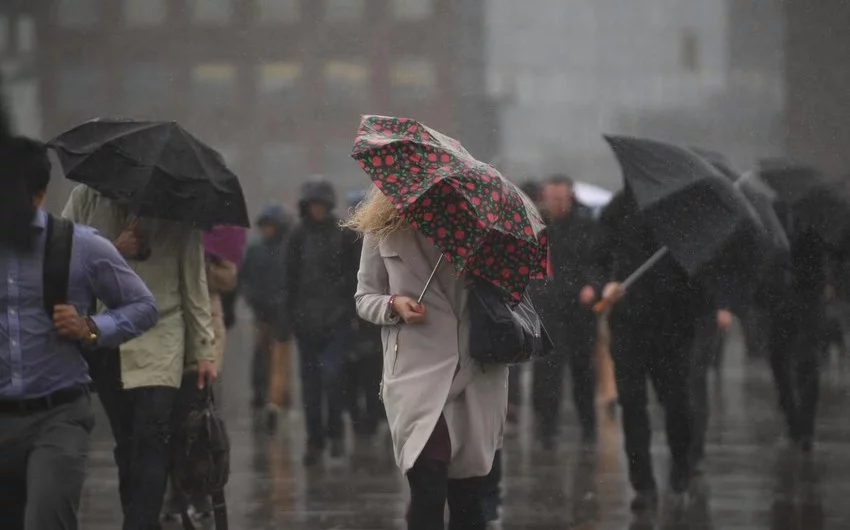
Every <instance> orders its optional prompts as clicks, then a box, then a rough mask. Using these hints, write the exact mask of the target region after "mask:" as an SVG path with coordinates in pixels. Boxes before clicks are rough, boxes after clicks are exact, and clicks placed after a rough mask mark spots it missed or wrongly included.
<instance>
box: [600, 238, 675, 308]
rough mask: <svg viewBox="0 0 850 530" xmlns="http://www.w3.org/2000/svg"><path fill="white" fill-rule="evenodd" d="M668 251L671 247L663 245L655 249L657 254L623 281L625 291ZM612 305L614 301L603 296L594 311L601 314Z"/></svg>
mask: <svg viewBox="0 0 850 530" xmlns="http://www.w3.org/2000/svg"><path fill="white" fill-rule="evenodd" d="M668 252H670V249H669V248H667V247H661V248H659V249H658V250H657V251H655V254H653V255H652V256H651V257H650V258H649V259H648V260H646V261H645V262H643V265H641V266H640V267H638V268H637V269H635V271H634V272H633V273H631V274H630V275H629V277H628V278H626V279H625V280H624V281H623V283H622V284H621V285H622V287H623V291H628V290H629V287H631V286H632V285H634V284H635V282H637V281H638V280H640V278H641V276H643V275H644V274H646V273H647V272H649V270H650V269H652V267H654V266H655V265H656V264H657V263H658V262H659V261H661V258H663V257H664V256H666V255H667V253H668ZM612 305H613V303H612V302H611V301H610V300H606V299H605V298H603V299H602V300H600V301H598V302H596V303H595V304H594V305H593V312H594V313H596V314H597V315H601V314H602V313H604V312H605V311H607V310H608V309H610V308H611V306H612Z"/></svg>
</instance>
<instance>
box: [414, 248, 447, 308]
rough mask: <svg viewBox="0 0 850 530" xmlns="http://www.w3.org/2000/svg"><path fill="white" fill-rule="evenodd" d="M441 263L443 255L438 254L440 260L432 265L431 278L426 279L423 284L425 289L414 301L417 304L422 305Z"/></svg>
mask: <svg viewBox="0 0 850 530" xmlns="http://www.w3.org/2000/svg"><path fill="white" fill-rule="evenodd" d="M442 262H443V255H442V254H440V259H438V260H437V264H436V265H434V270H432V271H431V276H429V277H428V281H427V282H425V288H424V289H422V294H420V295H419V299H418V300H416V303H417V304H421V303H422V299H423V298H425V293H427V292H428V288H429V287H431V282H432V281H433V280H434V275H435V274H437V269H439V268H440V264H441V263H442Z"/></svg>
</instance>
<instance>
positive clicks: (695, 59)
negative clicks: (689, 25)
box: [679, 29, 700, 73]
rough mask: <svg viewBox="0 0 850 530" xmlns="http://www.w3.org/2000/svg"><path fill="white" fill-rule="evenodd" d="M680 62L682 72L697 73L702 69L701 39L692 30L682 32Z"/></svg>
mask: <svg viewBox="0 0 850 530" xmlns="http://www.w3.org/2000/svg"><path fill="white" fill-rule="evenodd" d="M679 62H680V64H681V67H682V70H684V71H686V72H691V73H695V72H698V71H699V69H700V64H699V39H698V37H697V34H696V32H694V30H692V29H685V30H683V31H682V36H681V43H680V44H679Z"/></svg>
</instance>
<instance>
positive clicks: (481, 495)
mask: <svg viewBox="0 0 850 530" xmlns="http://www.w3.org/2000/svg"><path fill="white" fill-rule="evenodd" d="M353 156H354V158H355V160H357V161H358V163H359V164H360V166H361V167H362V168H363V169H364V170H365V171H366V172H367V173H368V174H369V176H370V178H371V179H372V181H373V182H374V183H375V188H374V189H373V191H372V192H371V195H370V196H369V199H368V200H367V201H366V202H365V203H364V204H363V205H362V206H361V207H360V208H358V210H357V212H356V213H355V215H354V217H353V218H352V219H351V220H350V221H349V223H348V226H351V227H352V228H354V229H355V230H357V231H358V232H360V233H361V234H363V236H364V241H363V251H362V255H361V259H360V270H359V273H358V288H357V297H356V298H357V311H358V314H359V315H360V316H361V317H362V318H364V319H366V320H368V321H370V322H372V323H374V324H378V325H380V326H382V331H381V334H382V342H383V346H384V373H383V378H382V384H381V395H382V398H383V401H384V405H385V407H386V410H387V418H388V420H389V424H390V433H391V435H392V439H393V447H394V450H395V458H396V463H397V464H398V466H399V468H400V469H401V470H402V472H403V473H404V474H405V476H406V477H407V481H408V484H409V486H410V492H411V501H410V506H409V510H408V514H407V524H408V528H410V529H412V530H418V529H423V530H439V529H443V528H444V527H445V526H444V519H443V513H444V508H445V505H446V503H447V502H448V506H449V512H450V518H449V528H451V529H452V530H460V529H465V530H483V529H484V528H485V527H486V526H487V524H488V514H487V513H486V510H487V508H488V505H490V507H493V506H492V504H491V503H490V502H488V501H492V500H498V497H499V495H498V493H497V494H496V495H495V496H494V495H493V492H492V490H493V485H494V484H498V479H497V478H496V477H490V478H489V479H488V475H489V474H490V473H491V470H492V469H493V466H494V461H495V458H496V453H497V451H498V450H499V449H500V448H501V445H502V436H503V432H504V428H505V424H506V413H507V404H508V403H507V398H508V388H507V386H508V385H507V383H508V371H507V366H506V364H505V363H506V362H508V361H507V360H505V359H507V358H511V359H517V360H520V359H525V360H528V359H531V358H534V357H535V356H536V355H545V353H546V351H547V347H548V346H549V345H550V341H549V340H548V336H546V333H545V330H544V329H543V328H542V326H541V325H540V322H539V319H537V318H536V317H537V315H536V314H534V311H533V308H532V307H531V305H530V304H529V303H528V297H527V295H526V293H525V290H526V288H527V286H528V284H529V282H530V279H531V277H533V276H536V275H538V274H542V272H543V271H544V270H545V263H546V237H545V226H544V225H543V222H542V220H541V218H540V216H539V214H538V212H537V210H536V208H535V207H534V205H533V203H532V202H531V200H530V199H529V198H528V197H527V196H525V195H524V194H523V193H521V192H520V191H519V189H518V188H516V186H514V185H513V184H512V183H510V182H509V181H507V180H506V179H505V178H504V177H503V176H502V175H500V174H499V173H498V172H497V171H496V170H495V169H494V168H493V167H492V166H490V165H487V164H483V163H481V162H480V161H478V160H476V159H474V158H473V157H472V156H471V155H470V154H469V153H468V152H467V151H466V150H465V149H464V148H463V146H462V145H460V143H458V142H457V141H456V140H454V139H452V138H449V137H447V136H445V135H443V134H441V133H439V132H438V131H434V130H432V129H430V128H428V127H426V126H425V125H423V124H421V123H418V122H416V121H413V120H408V119H404V118H392V117H381V116H364V117H363V119H362V120H361V123H360V129H359V131H358V135H357V138H356V140H355V146H354V154H353ZM508 256H509V257H508ZM444 261H445V262H446V263H443V262H444ZM485 293H487V294H485ZM506 300H517V301H519V304H513V303H511V302H506ZM516 305H518V306H521V307H522V308H523V311H524V312H525V317H526V319H525V321H524V322H523V323H522V324H521V325H522V328H523V331H522V336H521V340H522V343H523V344H526V345H528V344H531V345H532V346H531V347H530V348H526V349H525V350H523V347H521V346H517V348H516V349H517V350H518V351H503V352H497V351H495V350H496V349H497V348H498V347H497V346H495V345H494V344H493V343H492V338H493V337H492V336H490V335H489V334H488V333H489V332H491V331H492V332H493V333H494V334H495V335H496V336H502V337H504V339H505V340H504V342H505V343H512V344H513V342H511V338H515V339H516V342H519V341H520V337H518V336H516V335H515V334H516V333H517V331H516V328H515V327H514V326H510V325H509V326H507V327H508V328H510V331H505V328H499V329H498V330H494V327H498V326H495V325H494V324H493V320H490V319H491V318H492V316H491V315H492V313H498V314H499V318H504V319H506V320H507V319H510V321H511V322H512V323H517V319H516V318H515V316H516V315H515V314H514V313H512V312H511V309H510V308H513V307H515V306H516ZM488 312H490V313H488ZM532 317H533V318H532ZM532 320H533V322H532ZM502 322H504V320H503V321H502ZM526 324H528V326H527V327H526ZM511 334H514V335H511ZM472 335H474V336H472ZM496 475H498V473H496ZM490 518H491V519H492V514H490Z"/></svg>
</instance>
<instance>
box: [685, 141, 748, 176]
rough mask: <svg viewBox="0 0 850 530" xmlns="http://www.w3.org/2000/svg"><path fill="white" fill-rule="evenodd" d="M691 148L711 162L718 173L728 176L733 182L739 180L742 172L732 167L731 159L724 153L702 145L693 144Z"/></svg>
mask: <svg viewBox="0 0 850 530" xmlns="http://www.w3.org/2000/svg"><path fill="white" fill-rule="evenodd" d="M691 150H692V151H693V152H695V153H696V154H698V155H699V156H701V157H703V158H704V159H705V160H706V161H708V163H709V164H711V165H712V167H714V169H716V170H717V172H718V173H720V174H721V175H723V176H724V177H726V178H728V179H729V180H731V181H732V182H735V181H737V180H738V178H739V177H740V176H741V175H740V173H738V172H737V171H735V169H734V168H733V167H732V163H731V162H729V159H728V158H726V156H725V155H724V154H722V153H718V152H717V151H712V150H710V149H703V148H701V147H694V146H691Z"/></svg>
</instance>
